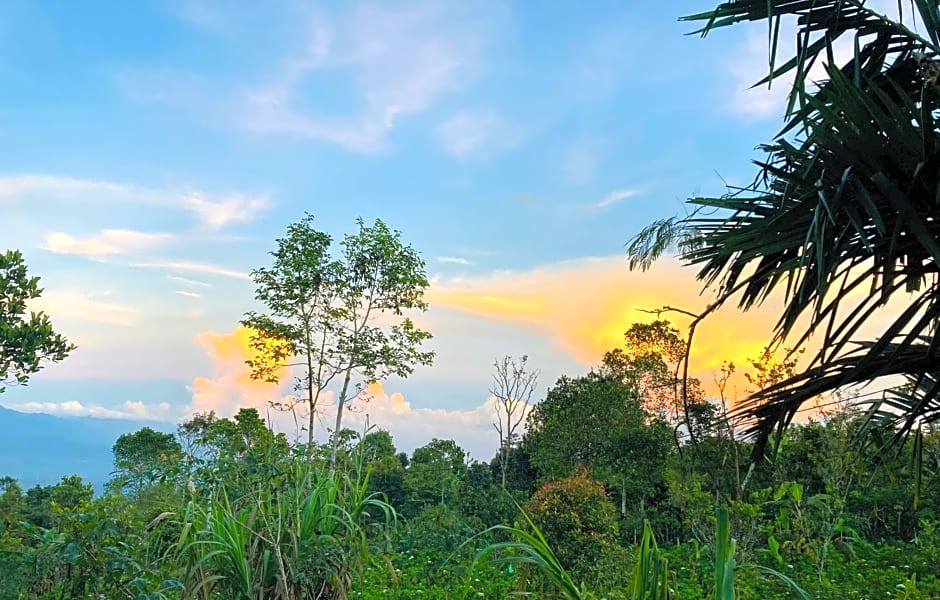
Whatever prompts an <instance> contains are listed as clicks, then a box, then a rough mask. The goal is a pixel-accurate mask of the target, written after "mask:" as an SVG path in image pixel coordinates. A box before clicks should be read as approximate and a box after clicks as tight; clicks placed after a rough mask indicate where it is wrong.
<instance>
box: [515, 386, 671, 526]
mask: <svg viewBox="0 0 940 600" xmlns="http://www.w3.org/2000/svg"><path fill="white" fill-rule="evenodd" d="M601 424H603V426H600V425H601ZM671 440H672V434H671V432H670V430H669V427H668V426H667V425H666V424H665V423H664V422H662V421H661V420H658V419H653V418H651V417H650V416H649V415H648V414H647V412H646V411H645V410H644V409H643V406H642V405H641V403H640V401H639V398H638V397H637V394H636V388H635V387H634V386H633V385H631V384H630V383H628V382H626V381H624V380H623V379H622V378H621V377H620V376H618V375H616V374H612V373H598V372H591V373H589V374H588V375H585V376H583V377H578V378H574V379H572V378H568V377H562V378H561V379H559V380H558V382H557V383H556V384H555V386H554V387H553V388H551V389H550V390H549V391H548V394H547V396H546V398H545V400H543V401H542V402H541V403H539V404H538V405H536V406H535V408H534V409H533V410H532V412H531V413H530V415H529V431H528V433H527V435H526V439H525V442H524V444H523V447H524V449H525V451H526V452H527V453H528V454H529V456H530V460H531V462H532V464H533V465H534V466H535V467H536V468H537V469H538V470H539V472H541V473H542V475H543V476H544V477H545V478H547V479H557V478H560V477H566V476H568V475H571V474H572V473H575V472H576V471H577V470H578V469H581V468H585V467H586V468H590V469H591V471H592V473H594V474H595V475H596V476H597V477H598V478H599V479H601V480H602V481H604V483H605V484H607V485H608V486H609V487H611V488H613V489H616V490H618V491H619V492H620V494H619V495H620V501H621V502H620V504H621V512H622V513H627V511H628V510H631V509H632V510H639V509H640V506H641V504H642V501H643V499H644V498H646V497H649V496H650V495H651V494H652V492H653V490H654V489H655V488H656V486H657V485H659V484H660V483H661V482H662V481H663V471H664V469H665V464H666V457H667V456H668V453H669V447H670V446H671Z"/></svg>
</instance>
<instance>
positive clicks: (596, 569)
mask: <svg viewBox="0 0 940 600" xmlns="http://www.w3.org/2000/svg"><path fill="white" fill-rule="evenodd" d="M525 511H526V513H528V514H529V516H530V517H531V519H532V522H533V523H534V524H535V526H536V527H538V528H539V530H541V532H542V534H543V535H544V536H545V538H546V540H547V541H548V543H549V544H550V545H551V547H552V549H553V550H554V552H555V555H556V556H557V558H558V560H559V562H560V563H561V564H562V565H565V567H566V568H567V570H568V571H569V573H571V576H572V578H573V579H574V580H575V581H576V582H578V583H581V582H583V583H585V584H587V585H589V586H591V587H592V588H595V587H596V588H598V589H601V590H608V589H610V588H611V587H613V586H616V585H618V584H621V583H623V578H624V571H625V569H624V565H625V564H626V561H627V558H626V551H625V550H624V548H623V547H622V546H620V544H619V543H618V541H617V539H618V532H619V522H618V517H617V507H616V506H614V504H613V502H611V501H610V499H609V498H607V495H606V493H605V491H604V486H603V485H602V484H601V483H600V482H597V481H594V480H593V479H590V478H589V477H587V476H586V475H577V476H574V477H568V478H565V479H559V480H557V481H552V482H549V483H546V484H545V485H543V486H542V487H541V488H540V489H539V490H538V491H536V492H535V494H534V495H533V496H532V498H530V499H529V501H528V502H526V504H525Z"/></svg>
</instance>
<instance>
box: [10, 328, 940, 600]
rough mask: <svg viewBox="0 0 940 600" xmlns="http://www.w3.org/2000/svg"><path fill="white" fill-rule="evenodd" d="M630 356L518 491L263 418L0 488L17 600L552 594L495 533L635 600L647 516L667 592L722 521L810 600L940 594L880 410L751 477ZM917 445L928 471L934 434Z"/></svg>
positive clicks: (686, 580) (525, 474) (479, 467)
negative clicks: (676, 413) (721, 510)
mask: <svg viewBox="0 0 940 600" xmlns="http://www.w3.org/2000/svg"><path fill="white" fill-rule="evenodd" d="M644 327H646V326H645V325H642V326H635V327H634V328H633V331H632V333H635V332H636V330H637V329H642V328H644ZM657 329H658V330H660V331H667V332H668V331H669V328H668V327H667V326H665V325H664V324H662V323H660V324H659V326H658V327H657ZM629 337H634V338H635V336H629ZM621 350H622V352H619V353H616V354H617V355H619V356H620V357H621V358H623V357H626V359H625V360H622V361H620V362H618V363H617V364H616V365H614V366H611V365H610V364H601V365H600V366H599V367H598V368H597V369H596V370H594V371H592V372H590V373H587V374H584V375H581V376H577V377H563V378H562V379H560V380H559V381H558V382H556V384H555V385H554V386H552V387H551V388H550V389H549V390H548V392H547V394H546V396H547V397H546V399H545V400H544V401H542V402H541V403H539V404H538V405H537V408H536V409H535V410H533V411H531V412H530V413H529V417H528V432H529V433H527V434H526V435H524V436H522V438H521V439H519V440H517V441H516V443H514V444H512V447H511V448H510V449H509V451H508V452H507V453H506V454H507V455H508V456H509V464H508V465H506V467H507V469H506V472H507V479H506V487H505V489H504V488H503V486H502V485H501V477H502V466H503V465H502V464H501V457H502V456H503V453H502V452H499V453H497V454H496V456H495V457H494V459H493V460H492V462H490V463H480V462H475V461H468V460H467V458H466V455H465V453H464V451H463V450H462V449H461V448H460V447H459V446H458V445H457V444H456V443H454V442H453V441H451V440H438V439H435V440H431V441H430V442H429V443H428V444H426V445H425V446H422V447H420V448H417V449H415V450H414V451H413V452H412V453H411V455H410V456H408V455H406V454H405V453H402V452H399V451H398V449H397V448H396V447H395V446H394V443H393V440H392V438H391V436H390V435H389V434H388V433H387V432H385V431H382V430H377V429H376V430H372V431H368V432H365V434H364V435H361V434H357V433H355V432H352V431H349V430H344V431H343V432H342V435H341V436H339V437H340V439H341V441H340V442H338V445H337V447H338V453H337V461H336V466H335V467H334V468H331V467H330V458H331V455H332V446H331V444H330V443H327V444H323V445H316V446H315V447H313V448H312V449H311V448H308V447H307V446H306V445H304V444H301V445H295V444H290V443H288V441H287V439H286V437H285V436H284V435H282V434H275V433H274V432H272V431H271V430H270V429H269V428H268V427H267V425H266V424H265V422H264V421H263V420H262V419H261V417H260V415H259V413H258V412H257V411H256V410H254V409H242V410H241V411H240V412H239V413H238V414H237V415H235V417H234V418H233V419H225V418H218V417H216V416H215V415H212V414H206V415H196V416H194V417H193V418H192V419H190V420H189V421H187V422H185V423H183V424H181V425H180V426H179V428H178V430H177V432H176V434H175V435H173V434H166V433H160V432H156V431H153V430H151V429H147V428H144V429H141V430H140V431H137V432H135V433H132V434H127V435H124V436H121V437H120V438H119V439H118V440H117V441H116V443H115V444H114V476H113V478H112V480H111V481H110V483H109V484H108V486H107V490H106V492H105V493H104V494H101V495H99V496H98V497H93V494H92V488H91V486H90V485H89V484H87V483H83V482H82V481H81V479H80V478H78V477H75V476H67V477H63V478H62V480H61V481H60V482H59V483H57V484H55V485H49V486H35V487H33V488H31V489H28V490H23V489H21V488H20V486H19V485H18V483H17V482H16V481H13V480H11V479H8V478H7V479H3V480H0V490H2V494H0V598H11V599H12V598H27V597H39V598H100V597H106V598H119V597H127V598H346V597H348V598H415V597H418V596H419V595H421V597H426V598H505V597H507V596H508V595H509V594H510V593H511V592H513V591H520V590H528V591H530V592H533V591H534V592H539V591H542V592H544V594H543V597H554V595H555V594H556V592H555V588H554V587H553V584H552V581H551V580H550V578H548V577H547V576H545V575H544V574H543V573H542V571H541V570H539V569H537V568H535V567H534V566H533V565H530V564H527V563H526V562H525V561H524V560H522V559H523V557H525V556H526V555H525V554H524V553H523V552H524V550H521V549H520V548H519V547H518V546H513V545H512V544H510V545H508V546H506V547H502V548H496V549H493V550H492V551H491V552H489V553H487V554H486V555H485V556H483V557H481V558H479V560H476V559H477V555H478V553H480V552H481V551H482V550H483V549H484V548H486V547H487V546H488V545H490V544H499V543H505V542H510V541H518V539H517V538H516V537H514V535H513V534H512V532H511V531H507V530H506V529H499V528H497V529H492V528H491V527H492V526H494V525H506V526H512V525H515V526H517V527H519V528H520V529H519V531H521V532H529V533H530V534H532V533H534V532H535V531H536V529H534V528H533V526H534V527H535V528H537V530H538V531H540V532H541V534H543V535H544V536H545V539H546V540H547V542H548V544H549V546H550V547H551V548H552V549H553V551H554V556H555V557H556V558H557V561H558V562H559V563H560V564H561V565H562V566H564V568H565V569H566V571H567V573H568V574H569V576H570V577H571V578H572V580H573V581H575V582H576V583H577V585H578V586H580V585H581V584H583V585H584V587H585V592H584V595H582V596H579V597H589V596H588V595H587V594H589V593H592V594H594V596H595V597H607V598H619V597H631V596H629V590H630V588H629V586H630V585H631V582H632V581H633V580H634V578H635V576H634V573H633V571H634V567H633V565H634V563H635V561H636V560H637V554H638V552H639V551H640V548H641V546H642V545H643V543H644V541H645V540H644V531H645V528H646V527H647V525H645V524H646V523H648V527H650V528H651V531H652V532H653V533H654V534H655V536H656V539H658V542H659V549H658V555H657V556H658V557H659V558H660V559H661V560H663V561H665V562H666V563H667V566H668V570H669V573H670V576H669V577H668V578H667V579H666V581H668V582H669V584H668V585H669V587H670V588H671V589H672V590H673V592H674V595H673V596H670V597H675V598H702V597H706V596H707V595H708V594H709V593H711V592H710V591H711V590H712V589H713V587H714V578H715V575H714V572H715V560H716V559H715V550H716V547H717V546H718V545H719V544H718V542H719V541H720V539H718V538H716V512H715V507H716V506H721V507H725V508H726V509H727V511H728V513H729V515H730V529H731V531H730V535H731V537H732V538H733V539H734V540H735V543H736V555H735V560H736V563H737V564H738V565H742V564H754V565H762V566H764V567H768V568H771V569H775V570H776V571H779V572H781V573H782V574H784V575H787V576H789V577H790V578H792V579H793V580H794V581H795V582H796V583H797V584H799V585H800V586H801V587H802V588H803V589H804V590H806V591H807V592H808V593H809V594H811V597H816V598H930V597H936V596H937V595H938V594H940V579H938V576H937V575H938V574H937V570H936V565H937V564H940V529H938V525H940V523H938V514H940V485H938V482H937V480H936V479H935V478H931V477H927V478H926V479H925V480H924V481H923V482H922V484H921V488H920V492H919V493H920V498H919V505H918V507H917V508H916V509H915V507H914V502H913V500H914V492H915V485H914V483H915V478H916V476H917V473H916V472H915V471H914V470H912V465H911V463H910V461H909V456H908V455H907V454H905V453H904V452H903V451H902V452H894V453H881V454H878V455H869V454H865V453H861V452H859V451H858V450H857V446H856V445H855V442H854V436H855V434H856V432H857V430H858V427H859V426H860V423H862V422H863V419H861V418H860V417H859V416H857V415H854V414H852V413H851V412H848V411H847V410H846V409H844V408H842V407H841V406H837V407H834V408H831V409H829V411H828V412H822V413H819V415H818V416H817V417H816V418H814V419H813V420H811V421H809V422H807V423H805V424H801V425H798V426H794V427H792V428H791V429H789V430H788V431H787V433H786V435H785V436H784V437H783V439H782V440H781V442H780V447H779V448H778V449H777V450H778V452H777V457H776V459H775V460H774V461H772V462H771V461H763V462H759V463H757V464H756V465H755V466H754V467H753V468H752V469H751V470H748V467H747V463H746V461H745V460H744V457H746V456H747V455H748V453H749V451H750V444H748V443H744V442H741V441H740V440H737V439H736V438H735V437H734V435H733V430H731V429H730V428H729V427H728V426H727V424H726V422H725V421H723V420H722V419H720V418H719V417H720V414H719V409H718V408H717V405H716V404H714V403H705V402H702V403H701V406H698V407H697V410H696V411H693V413H694V414H695V417H694V418H695V422H694V424H693V427H694V428H695V430H696V431H697V432H698V435H697V439H696V441H695V442H694V444H693V443H692V442H691V441H690V440H689V439H688V436H682V437H681V439H680V440H679V444H678V445H677V444H676V438H675V436H674V435H673V434H674V432H675V431H676V430H677V427H678V426H679V424H678V423H674V422H673V421H671V420H670V419H669V415H667V414H665V411H662V410H659V411H655V410H650V408H649V407H648V406H647V405H646V404H644V398H643V397H642V396H641V395H640V394H639V393H638V392H639V387H638V386H637V385H636V384H635V382H636V381H637V380H638V379H639V377H637V376H639V375H642V376H643V378H647V379H648V377H647V376H648V375H649V370H648V369H649V365H650V364H653V363H656V362H657V361H655V360H650V359H651V358H655V352H639V353H637V352H631V348H630V347H625V348H623V349H621ZM633 350H635V348H634V349H633ZM647 350H648V348H647ZM631 356H633V357H634V358H630V357H631ZM757 364H758V365H759V366H761V367H762V368H763V369H764V371H765V372H766V371H769V370H773V366H771V367H770V368H768V366H767V364H768V361H766V360H765V361H763V362H760V361H757ZM625 369H626V371H625ZM631 369H633V371H630V370H631ZM625 372H627V373H628V377H632V379H625V378H624V374H625ZM757 372H759V371H755V374H756V373H757ZM629 373H633V375H629ZM755 376H756V375H755ZM616 415H619V418H614V416H616ZM598 423H603V424H604V426H603V427H598V426H597V424H598ZM923 439H924V449H923V452H924V456H925V459H926V462H927V463H928V466H929V468H930V469H931V470H932V469H934V468H935V467H936V465H940V433H938V432H928V433H927V434H926V435H925V436H924V438H923ZM520 507H521V508H522V509H524V511H525V513H522V512H520ZM523 514H526V515H528V517H529V518H531V522H527V520H526V517H524V516H523ZM481 532H482V533H481ZM646 543H647V544H648V541H647V542H646ZM513 557H515V558H513ZM507 559H508V562H503V561H506V560H507ZM734 581H735V584H736V586H737V590H738V594H739V595H741V596H743V597H752V598H765V597H785V596H787V594H788V593H789V587H788V585H787V584H786V583H784V582H783V581H782V580H780V579H778V578H776V577H774V576H771V575H768V574H766V573H763V572H761V571H759V570H755V569H748V568H742V567H738V569H737V570H736V573H735V575H734Z"/></svg>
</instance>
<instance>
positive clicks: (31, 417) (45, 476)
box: [0, 406, 172, 490]
mask: <svg viewBox="0 0 940 600" xmlns="http://www.w3.org/2000/svg"><path fill="white" fill-rule="evenodd" d="M141 427H151V428H153V429H159V430H166V431H170V430H171V429H172V426H171V425H167V424H164V423H160V424H154V423H146V422H142V421H141V422H137V421H121V420H115V419H96V418H92V417H57V416H53V415H47V414H41V413H23V412H18V411H15V410H11V409H9V408H4V407H3V406H0V477H2V476H4V475H9V476H11V477H13V478H15V479H18V480H19V481H20V482H21V483H22V485H23V487H24V488H27V487H31V486H33V485H35V484H37V483H39V484H42V485H47V484H51V483H55V482H57V481H58V480H59V478H61V477H62V476H63V475H81V476H82V478H83V479H85V480H86V481H91V482H92V483H94V484H95V488H96V489H98V490H100V489H101V488H102V486H103V485H104V484H105V483H106V482H107V481H108V479H110V478H111V468H112V462H113V460H112V459H113V457H112V454H111V447H112V446H113V445H114V442H115V441H116V440H117V438H118V437H119V436H120V435H121V434H123V433H129V432H133V431H137V430H138V429H140V428H141Z"/></svg>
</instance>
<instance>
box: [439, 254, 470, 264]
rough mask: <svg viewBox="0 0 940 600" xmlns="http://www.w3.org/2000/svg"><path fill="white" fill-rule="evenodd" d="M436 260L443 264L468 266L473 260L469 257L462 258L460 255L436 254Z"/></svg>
mask: <svg viewBox="0 0 940 600" xmlns="http://www.w3.org/2000/svg"><path fill="white" fill-rule="evenodd" d="M437 262H439V263H442V264H445V265H464V266H469V265H472V264H473V261H472V260H470V259H469V258H464V257H462V256H438V257H437Z"/></svg>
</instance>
